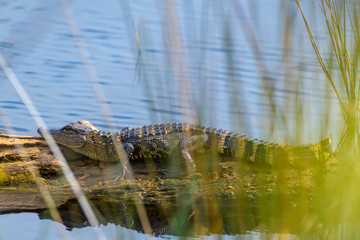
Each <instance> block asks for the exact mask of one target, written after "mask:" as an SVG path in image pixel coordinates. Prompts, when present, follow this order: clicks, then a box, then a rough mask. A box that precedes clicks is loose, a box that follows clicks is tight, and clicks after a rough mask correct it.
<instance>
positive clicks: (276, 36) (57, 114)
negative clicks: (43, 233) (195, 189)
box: [0, 0, 338, 239]
mask: <svg viewBox="0 0 360 240" xmlns="http://www.w3.org/2000/svg"><path fill="white" fill-rule="evenodd" d="M239 3H240V4H241V6H242V11H243V12H242V13H243V14H244V15H241V14H239V15H238V13H239V12H241V11H236V10H235V11H234V8H235V7H234V6H233V5H230V3H223V2H222V1H209V2H208V1H198V0H194V1H176V2H175V3H174V6H173V9H175V12H176V14H175V15H171V16H173V17H174V16H175V17H177V19H178V22H177V25H172V22H171V21H170V20H169V16H168V14H169V13H170V12H171V11H170V8H171V7H169V6H168V5H167V4H166V2H165V1H145V0H143V1H140V0H139V1H135V2H134V1H128V2H126V1H89V0H87V1H84V0H79V1H71V3H70V5H71V9H72V11H73V14H74V15H75V18H76V24H77V25H78V27H79V29H80V31H81V37H82V40H83V41H84V43H85V45H86V47H87V50H88V51H89V53H90V57H91V61H92V63H93V65H94V66H95V69H96V72H97V75H98V78H99V81H100V84H101V87H102V89H103V91H104V93H105V95H106V99H107V103H108V105H109V107H110V109H111V112H112V117H113V118H114V120H115V123H116V125H117V128H119V129H121V128H123V127H127V126H129V127H134V126H141V125H146V124H152V123H154V122H181V121H194V118H193V117H191V113H192V112H196V113H198V112H199V111H198V110H199V109H201V111H200V116H201V118H200V119H201V123H202V124H205V125H210V126H213V127H218V128H222V129H229V130H233V131H237V132H241V133H244V134H248V135H251V136H254V137H257V138H261V139H264V140H271V141H273V140H274V139H275V140H280V141H281V140H284V136H285V135H286V133H288V132H289V129H290V132H291V129H294V126H295V125H296V124H295V123H294V121H293V120H294V119H295V115H294V111H293V110H292V109H294V98H295V96H296V94H295V92H296V83H297V82H299V79H301V86H300V92H301V93H302V94H301V95H300V100H301V102H302V104H303V106H304V114H303V122H304V124H305V125H306V126H310V127H309V129H317V127H318V126H319V125H320V124H321V121H323V118H324V116H323V115H322V110H323V106H325V105H329V103H330V105H333V106H334V107H333V109H332V111H335V114H334V113H333V112H331V113H332V114H331V116H330V117H331V118H330V119H331V120H332V121H333V122H338V116H337V115H336V109H337V108H338V107H337V104H336V99H335V97H334V95H333V94H331V93H330V94H329V96H328V95H327V94H325V93H326V92H328V91H327V90H326V89H327V88H328V85H327V82H326V80H325V77H324V76H323V74H322V72H321V69H320V67H319V66H318V64H317V60H316V56H315V54H314V53H313V49H312V47H311V44H310V41H309V40H308V38H307V34H306V30H305V27H304V24H303V21H302V19H301V17H300V15H299V13H298V11H297V8H296V6H295V3H293V4H290V3H289V5H291V6H290V7H289V8H286V6H284V3H283V1H281V0H278V1H264V0H258V1H253V0H249V1H239ZM302 4H304V6H303V8H304V11H305V12H306V13H307V15H308V16H309V22H310V23H313V25H312V26H313V29H312V30H313V31H314V34H315V37H316V38H317V39H318V40H319V41H322V40H323V38H324V37H323V36H324V35H325V30H323V29H324V28H323V25H321V24H322V22H321V20H320V18H319V16H318V14H319V11H318V9H317V6H316V5H315V4H313V3H311V2H308V3H306V2H304V3H302ZM235 9H236V8H235ZM284 9H290V11H289V14H290V15H293V16H294V17H293V18H290V19H292V22H291V24H292V27H291V28H292V29H293V31H292V32H291V35H292V36H293V39H294V40H293V43H292V45H291V47H292V49H293V50H291V51H290V52H289V54H288V55H286V54H285V48H286V45H285V44H284V41H283V36H284V34H283V31H284V30H283V29H284V24H285V23H286V20H285V17H284V16H285V15H286V12H285V11H284ZM174 26H177V27H178V28H177V29H176V28H174ZM224 26H227V27H228V29H226V28H225V27H224ZM0 29H1V31H0V51H1V53H2V54H3V55H4V57H5V58H6V60H7V61H8V63H9V65H10V66H11V68H12V69H13V71H14V72H15V74H16V76H17V78H18V79H19V80H20V81H21V83H22V84H23V86H24V88H25V89H26V91H27V93H28V94H29V96H30V97H31V99H32V100H33V102H34V104H35V106H36V107H37V109H38V110H39V112H40V114H41V116H42V117H43V118H44V120H45V122H46V124H47V126H49V127H59V126H63V125H65V124H67V123H69V122H73V121H76V120H80V119H83V120H89V121H90V122H92V123H93V124H94V125H96V126H98V127H99V128H101V129H103V130H108V129H109V128H108V126H107V125H106V124H105V120H104V117H103V116H102V114H101V109H100V105H99V103H98V101H97V100H96V96H95V94H94V91H93V87H92V85H91V83H90V81H89V79H88V77H87V75H86V71H85V68H84V65H83V63H82V61H81V59H80V57H79V53H78V50H77V48H76V45H75V43H74V39H73V37H72V35H71V33H70V31H69V27H68V24H67V22H66V19H65V18H64V14H63V11H62V9H61V7H60V5H59V3H58V2H56V1H0ZM244 29H245V30H244ZM249 29H250V30H249ZM135 32H137V33H138V39H139V41H140V46H141V47H140V48H141V49H140V51H141V54H139V48H138V47H137V44H136V40H135ZM251 32H253V33H254V36H255V38H256V42H257V44H258V47H259V49H261V55H260V56H261V57H259V55H258V54H257V53H256V52H255V51H254V47H253V43H254V42H255V41H254V39H252V38H249V37H248V36H249V35H251ZM174 35H177V36H178V41H179V48H177V46H176V45H174V44H173V42H172V40H171V38H172V37H173V36H174ZM229 53H231V54H232V55H231V56H232V57H231V60H229V58H228V57H229ZM171 55H172V56H175V57H173V58H171V57H169V56H171ZM262 70H266V77H267V78H269V79H268V81H269V82H270V83H271V85H272V86H273V87H274V89H275V90H274V99H275V100H274V102H275V103H276V105H277V107H278V110H277V111H285V113H286V114H285V115H286V117H287V118H288V119H289V121H288V122H287V124H288V125H283V124H275V126H274V127H275V131H274V132H270V131H269V126H270V122H269V118H270V116H271V114H270V113H271V104H270V103H269V100H268V99H267V97H266V96H267V91H266V89H265V88H264V86H263V85H262V82H261V81H260V79H261V78H262V77H263V76H262V75H261V71H262ZM285 80H286V81H285ZM187 83H190V87H189V85H187ZM184 91H185V93H186V94H184ZM0 92H1V93H0V105H1V106H2V107H3V108H4V110H5V112H6V115H7V116H8V118H9V119H10V121H11V124H12V127H13V128H14V129H15V130H16V131H17V133H18V134H22V135H37V133H36V129H37V126H36V125H35V124H34V122H33V120H32V118H31V116H30V114H29V113H28V112H27V110H26V108H25V107H24V105H23V103H22V102H21V100H20V98H19V96H18V95H17V94H16V92H15V90H14V89H13V87H12V86H11V84H10V82H9V81H8V79H7V78H6V76H5V75H4V73H3V72H2V71H0ZM184 96H185V97H184ZM230 96H233V97H235V99H233V98H232V97H230ZM184 101H185V102H186V101H190V104H186V103H184ZM289 109H290V110H289ZM4 128H5V126H4V125H3V124H2V123H1V122H0V129H4ZM330 132H331V131H329V132H327V133H321V134H322V135H321V134H320V133H319V132H317V131H311V130H310V131H307V132H304V133H303V134H304V138H303V139H302V140H303V141H304V142H308V141H316V140H318V139H319V138H320V137H325V136H324V135H327V134H330ZM332 134H335V133H332ZM14 218H15V221H17V222H18V221H20V222H24V223H25V222H28V221H30V222H36V224H38V225H42V224H49V223H48V222H47V223H44V221H45V220H41V221H40V220H37V217H36V215H35V214H25V215H24V214H20V215H3V216H0V220H1V225H0V237H1V236H3V239H10V238H11V239H14V238H13V237H14V235H12V234H11V233H10V235H8V232H9V231H11V229H9V228H8V226H9V225H8V224H7V222H8V220H9V221H10V219H14ZM28 218H32V220H28ZM3 226H4V228H3ZM29 228H30V227H29ZM44 229H46V228H44ZM38 231H40V230H38ZM78 231H82V230H78ZM27 232H28V229H25V228H24V229H21V230H20V233H21V234H24V235H25V236H26V233H27ZM75 232H76V231H73V232H72V233H70V234H75ZM33 233H34V234H40V233H38V232H37V231H35V232H33ZM21 234H19V235H18V236H19V238H17V239H24V238H22V237H21V236H22V235H21ZM48 234H49V235H48V236H49V238H50V239H53V238H52V237H53V236H55V233H53V232H49V233H48ZM81 234H85V235H86V236H88V234H89V233H88V232H87V230H83V233H81ZM10 236H11V237H10ZM79 238H80V237H79ZM45 239H46V238H45Z"/></svg>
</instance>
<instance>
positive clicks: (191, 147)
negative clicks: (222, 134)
mask: <svg viewBox="0 0 360 240" xmlns="http://www.w3.org/2000/svg"><path fill="white" fill-rule="evenodd" d="M208 139H209V138H208V136H207V135H196V136H191V137H185V138H184V139H183V140H182V141H180V149H181V155H182V158H184V160H185V163H186V171H187V173H194V172H196V164H195V162H194V160H193V158H192V157H191V155H190V152H193V151H197V150H200V149H201V148H203V147H204V146H205V143H206V142H207V141H208Z"/></svg>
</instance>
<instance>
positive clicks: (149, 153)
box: [38, 120, 333, 166]
mask: <svg viewBox="0 0 360 240" xmlns="http://www.w3.org/2000/svg"><path fill="white" fill-rule="evenodd" d="M41 132H42V130H41V128H39V129H38V133H39V134H40V135H41V134H42V133H41ZM49 132H50V134H51V135H52V136H53V137H54V139H55V141H56V142H57V143H58V144H60V145H63V146H66V147H68V148H70V149H72V150H74V151H75V152H78V153H80V154H83V155H86V156H87V157H89V158H91V159H96V160H99V161H118V160H119V154H118V148H116V147H115V144H117V143H119V144H121V145H122V146H123V148H122V149H123V150H125V153H126V154H127V157H128V159H129V160H130V162H131V161H134V160H137V159H161V158H167V157H170V156H171V155H172V154H177V153H180V156H181V157H182V158H183V159H184V160H186V161H187V162H188V163H190V165H194V161H193V159H192V157H191V154H192V153H194V152H195V151H202V150H206V149H209V150H210V151H214V152H217V154H219V155H222V156H228V157H231V158H234V159H239V160H242V161H245V162H247V163H256V164H259V165H263V166H276V165H288V166H295V165H296V164H297V163H301V162H304V161H305V162H310V163H316V162H317V163H319V162H322V160H326V159H327V158H328V157H329V156H330V155H331V154H332V153H333V146H332V141H331V136H330V137H328V138H326V139H323V140H321V141H320V142H317V143H311V144H307V145H289V144H274V143H270V142H265V141H262V140H258V139H253V138H251V137H248V136H246V135H241V134H239V133H235V132H231V131H226V130H221V129H217V128H210V127H203V126H200V125H196V124H190V123H167V124H153V125H148V126H142V127H138V128H124V129H122V130H121V131H120V132H116V133H109V132H104V131H99V130H98V129H97V128H96V127H95V126H94V125H92V124H91V123H90V122H88V121H83V120H79V121H77V122H75V123H70V124H68V125H66V126H64V127H62V128H60V129H49ZM200 149H201V150H200ZM178 155H179V154H178ZM188 163H186V164H188ZM194 166H195V165H194Z"/></svg>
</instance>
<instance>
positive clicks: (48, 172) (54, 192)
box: [0, 134, 322, 233]
mask: <svg viewBox="0 0 360 240" xmlns="http://www.w3.org/2000/svg"><path fill="white" fill-rule="evenodd" d="M18 146H21V148H23V150H20V151H19V148H18ZM24 150H25V151H24ZM61 150H62V151H63V153H64V155H65V157H66V159H67V160H68V163H69V165H70V167H71V169H72V171H73V173H74V175H75V176H76V178H77V180H78V182H79V184H80V186H81V187H82V189H83V191H84V193H85V194H86V195H87V197H88V199H89V200H90V202H91V204H92V206H93V207H94V208H95V209H96V212H97V213H99V214H98V217H99V221H100V222H101V223H103V224H106V223H109V222H113V223H115V224H120V225H122V226H125V227H127V224H128V222H127V220H126V219H127V217H125V218H124V216H128V213H129V211H130V212H134V211H135V212H136V210H135V208H134V202H133V194H137V195H139V196H141V199H142V201H143V204H144V205H145V207H146V210H147V213H148V217H149V218H150V219H151V224H152V226H153V228H154V229H153V230H154V232H155V233H166V232H170V230H169V229H168V228H167V227H168V226H169V223H171V222H172V220H171V219H172V216H173V214H175V213H176V212H178V211H179V210H178V208H179V207H180V208H182V207H183V204H184V201H185V202H187V203H189V204H190V205H189V206H190V210H191V209H192V207H194V206H195V205H192V204H193V203H195V202H196V204H197V205H199V207H201V208H204V207H205V208H206V207H211V206H212V205H208V203H209V202H210V203H213V204H215V205H216V206H217V203H216V201H218V200H219V199H220V201H221V202H224V203H227V204H234V203H235V205H234V207H235V208H238V207H239V206H240V208H246V209H248V208H250V210H251V211H255V212H256V211H258V210H256V208H257V207H260V208H263V207H264V206H263V205H261V204H264V203H266V204H267V203H270V201H268V200H266V199H270V198H271V197H272V196H277V195H278V194H282V195H286V197H283V198H281V199H280V200H281V201H280V202H278V203H277V204H279V207H280V208H285V207H286V208H287V207H289V208H290V210H289V209H287V210H286V211H284V212H286V215H287V216H289V218H291V217H292V215H291V214H298V213H292V210H291V208H292V207H291V206H296V204H297V202H298V201H299V199H298V198H297V197H296V196H297V195H296V193H299V194H300V195H301V194H302V196H303V194H304V193H306V194H311V193H312V192H313V191H314V189H315V187H316V178H318V177H319V176H318V175H317V173H319V171H318V170H315V171H314V169H302V170H298V169H286V170H284V169H282V170H275V169H269V168H257V167H256V166H253V165H247V164H244V163H240V162H234V161H221V162H220V161H219V162H217V164H212V165H209V166H208V165H204V163H206V162H207V161H205V159H204V156H200V157H199V158H197V159H196V160H197V162H196V164H197V172H198V173H197V174H195V175H193V176H185V177H181V178H171V177H166V176H164V173H163V171H159V169H156V168H154V164H151V163H148V162H146V161H145V162H140V161H139V162H132V163H131V165H132V167H133V169H134V172H135V176H136V180H125V179H121V177H120V176H121V174H122V172H121V168H120V166H119V163H106V164H99V162H98V161H96V160H92V159H89V158H86V157H84V156H82V155H79V154H77V153H74V152H73V151H71V150H69V149H67V148H63V147H61ZM163 161H166V160H163ZM321 169H322V168H321ZM31 171H33V172H31ZM34 173H35V175H37V176H38V177H39V180H40V181H41V183H42V184H43V185H44V186H45V187H46V188H47V189H48V190H49V192H50V193H51V196H52V197H53V199H54V200H55V203H56V205H57V206H58V209H59V212H60V214H61V215H63V216H65V217H64V219H63V221H64V223H65V224H66V225H67V226H68V227H81V226H83V224H84V223H85V222H86V221H85V218H84V217H83V215H81V216H80V215H79V212H81V211H80V210H79V207H78V206H77V201H76V198H75V197H74V194H73V193H72V191H71V189H70V187H69V184H68V182H67V181H66V179H65V178H64V176H63V174H62V171H61V169H60V165H59V163H58V161H57V160H56V159H55V158H54V157H53V155H52V154H51V151H50V150H49V148H48V146H47V144H46V142H45V141H44V140H43V139H42V138H40V137H31V136H10V135H6V134H0V213H8V212H19V211H36V212H38V213H40V216H41V217H44V218H46V217H48V215H47V214H46V208H47V205H46V203H45V201H44V200H43V197H42V196H41V194H40V191H39V190H38V185H37V184H36V181H35V179H34ZM189 198H190V199H192V200H191V201H188V200H189ZM181 199H185V200H184V201H182V200H181ZM186 199H187V200H186ZM214 199H215V200H214ZM216 199H217V200H216ZM264 199H265V200H264ZM309 199H310V197H309ZM179 200H180V201H179ZM300 200H301V201H303V200H304V198H303V197H302V198H300ZM214 201H215V202H214ZM282 201H286V202H282ZM202 203H203V204H204V205H203V206H202ZM260 203H261V204H260ZM74 204H75V205H76V207H74ZM179 204H180V205H179ZM257 204H260V205H259V206H257ZM272 204H274V203H272ZM301 204H304V203H303V202H302V203H301ZM245 206H247V207H245ZM219 207H220V206H219ZM272 207H273V206H272ZM246 209H240V210H239V214H240V213H242V214H244V213H246V212H247V211H248V210H246ZM190 210H189V213H188V215H189V216H188V217H189V218H191V217H192V216H193V214H194V211H195V210H191V211H190ZM206 211H210V212H211V211H213V210H212V209H207V210H206V209H204V211H201V212H200V213H199V212H197V213H199V214H201V213H202V212H204V213H206ZM221 211H222V208H219V209H218V210H217V212H215V213H214V214H215V216H213V217H214V218H218V219H220V218H222V217H224V216H225V215H226V214H227V212H226V211H228V210H227V209H225V210H224V211H225V212H224V213H222V212H221ZM231 211H232V210H231ZM100 212H101V214H100ZM195 213H196V211H195ZM164 214H165V215H164ZM68 216H72V217H71V218H67V219H66V217H68ZM236 217H239V216H236ZM240 217H241V216H240ZM243 217H244V218H246V217H247V215H244V216H243ZM185 218H186V217H185ZM281 218H282V219H283V218H285V219H286V216H285V217H284V216H282V217H281ZM136 219H137V218H136V217H134V221H133V222H134V224H133V225H132V226H130V227H131V228H133V229H136V230H141V226H140V224H139V221H138V220H136ZM190 223H191V221H190V222H189V224H190ZM186 226H187V227H189V225H186ZM186 226H184V227H186ZM250 228H251V229H250V230H252V229H253V228H252V227H251V226H250ZM240 230H241V231H244V230H247V229H240ZM240 230H239V231H240ZM209 231H210V232H212V233H216V232H219V233H221V231H220V230H217V229H209ZM235 232H237V231H235Z"/></svg>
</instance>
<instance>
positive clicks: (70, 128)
mask: <svg viewBox="0 0 360 240" xmlns="http://www.w3.org/2000/svg"><path fill="white" fill-rule="evenodd" d="M61 130H62V131H65V132H70V133H75V130H74V129H73V128H72V127H70V126H65V127H63V128H62V129H61Z"/></svg>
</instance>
